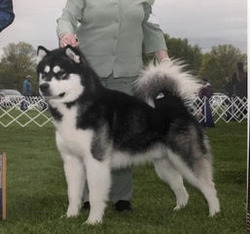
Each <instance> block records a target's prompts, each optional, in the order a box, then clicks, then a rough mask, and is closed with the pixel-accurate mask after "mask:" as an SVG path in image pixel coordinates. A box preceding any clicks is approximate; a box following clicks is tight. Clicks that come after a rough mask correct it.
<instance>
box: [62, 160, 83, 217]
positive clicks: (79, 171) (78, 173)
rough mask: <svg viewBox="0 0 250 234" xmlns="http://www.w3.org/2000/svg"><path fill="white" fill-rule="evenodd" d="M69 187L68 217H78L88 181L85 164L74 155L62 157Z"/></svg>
mask: <svg viewBox="0 0 250 234" xmlns="http://www.w3.org/2000/svg"><path fill="white" fill-rule="evenodd" d="M62 158H63V162H64V172H65V177H66V181H67V185H68V199H69V206H68V210H67V217H72V216H77V215H78V214H79V211H80V209H81V204H82V194H83V189H84V185H85V181H86V175H85V169H84V165H83V162H82V161H81V160H80V159H79V158H78V157H75V156H72V155H62Z"/></svg>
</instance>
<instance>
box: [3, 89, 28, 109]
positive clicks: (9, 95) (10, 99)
mask: <svg viewBox="0 0 250 234" xmlns="http://www.w3.org/2000/svg"><path fill="white" fill-rule="evenodd" d="M24 99H25V97H24V96H23V95H22V94H21V93H20V92H19V91H17V90H15V89H0V106H1V107H2V108H4V109H6V108H10V107H12V106H13V105H17V106H20V104H21V102H22V101H23V100H24Z"/></svg>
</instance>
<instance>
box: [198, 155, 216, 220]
mask: <svg viewBox="0 0 250 234" xmlns="http://www.w3.org/2000/svg"><path fill="white" fill-rule="evenodd" d="M199 164H201V166H199V169H200V171H199V172H198V175H197V177H198V186H197V187H198V188H199V189H200V191H201V192H202V193H203V195H204V197H205V198H206V200H207V203H208V207H209V216H214V215H215V214H216V213H218V212H220V204H219V199H218V197H217V191H216V189H215V186H214V182H213V175H212V166H211V163H210V161H208V160H207V159H205V158H203V159H201V161H200V162H199Z"/></svg>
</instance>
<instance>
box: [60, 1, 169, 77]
mask: <svg viewBox="0 0 250 234" xmlns="http://www.w3.org/2000/svg"><path fill="white" fill-rule="evenodd" d="M153 2H154V0H67V3H66V6H65V8H64V9H63V13H62V15H61V17H60V18H59V19H58V20H57V34H58V36H60V35H62V34H64V33H76V35H77V37H78V39H79V45H80V49H81V51H82V52H83V54H84V55H85V57H86V58H87V60H88V61H89V62H90V64H91V66H92V67H93V68H94V69H95V71H96V72H97V73H98V75H99V76H101V77H108V76H109V75H110V74H112V73H113V75H114V77H130V76H137V75H138V74H139V72H140V70H141V68H142V42H143V41H144V46H145V51H146V53H153V52H156V51H159V50H166V44H165V40H164V35H163V33H162V31H161V30H160V28H159V26H158V25H156V24H153V23H150V22H149V20H148V19H149V17H150V14H151V5H152V4H153Z"/></svg>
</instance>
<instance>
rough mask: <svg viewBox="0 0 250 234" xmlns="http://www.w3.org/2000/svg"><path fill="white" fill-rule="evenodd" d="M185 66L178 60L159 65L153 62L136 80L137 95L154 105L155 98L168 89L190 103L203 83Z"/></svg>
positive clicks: (135, 90)
mask: <svg viewBox="0 0 250 234" xmlns="http://www.w3.org/2000/svg"><path fill="white" fill-rule="evenodd" d="M184 68H185V65H182V64H181V63H180V62H179V61H177V60H173V61H167V62H164V63H161V64H157V65H154V64H153V63H151V64H150V65H149V66H148V67H147V68H146V69H145V70H144V71H143V72H142V73H141V75H140V77H139V78H138V79H137V80H136V82H135V87H134V94H135V96H136V97H138V98H139V99H141V100H143V101H145V102H147V103H148V104H149V105H151V106H154V100H155V99H157V98H158V97H160V95H161V92H163V91H167V92H170V93H171V94H172V95H174V96H177V97H179V98H181V99H182V100H183V102H184V103H185V104H186V105H188V103H189V102H190V100H191V99H193V98H194V95H195V94H197V93H198V90H199V89H200V87H201V84H200V83H199V82H198V80H197V79H196V78H194V77H193V76H192V75H191V74H190V73H188V72H186V71H184Z"/></svg>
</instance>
